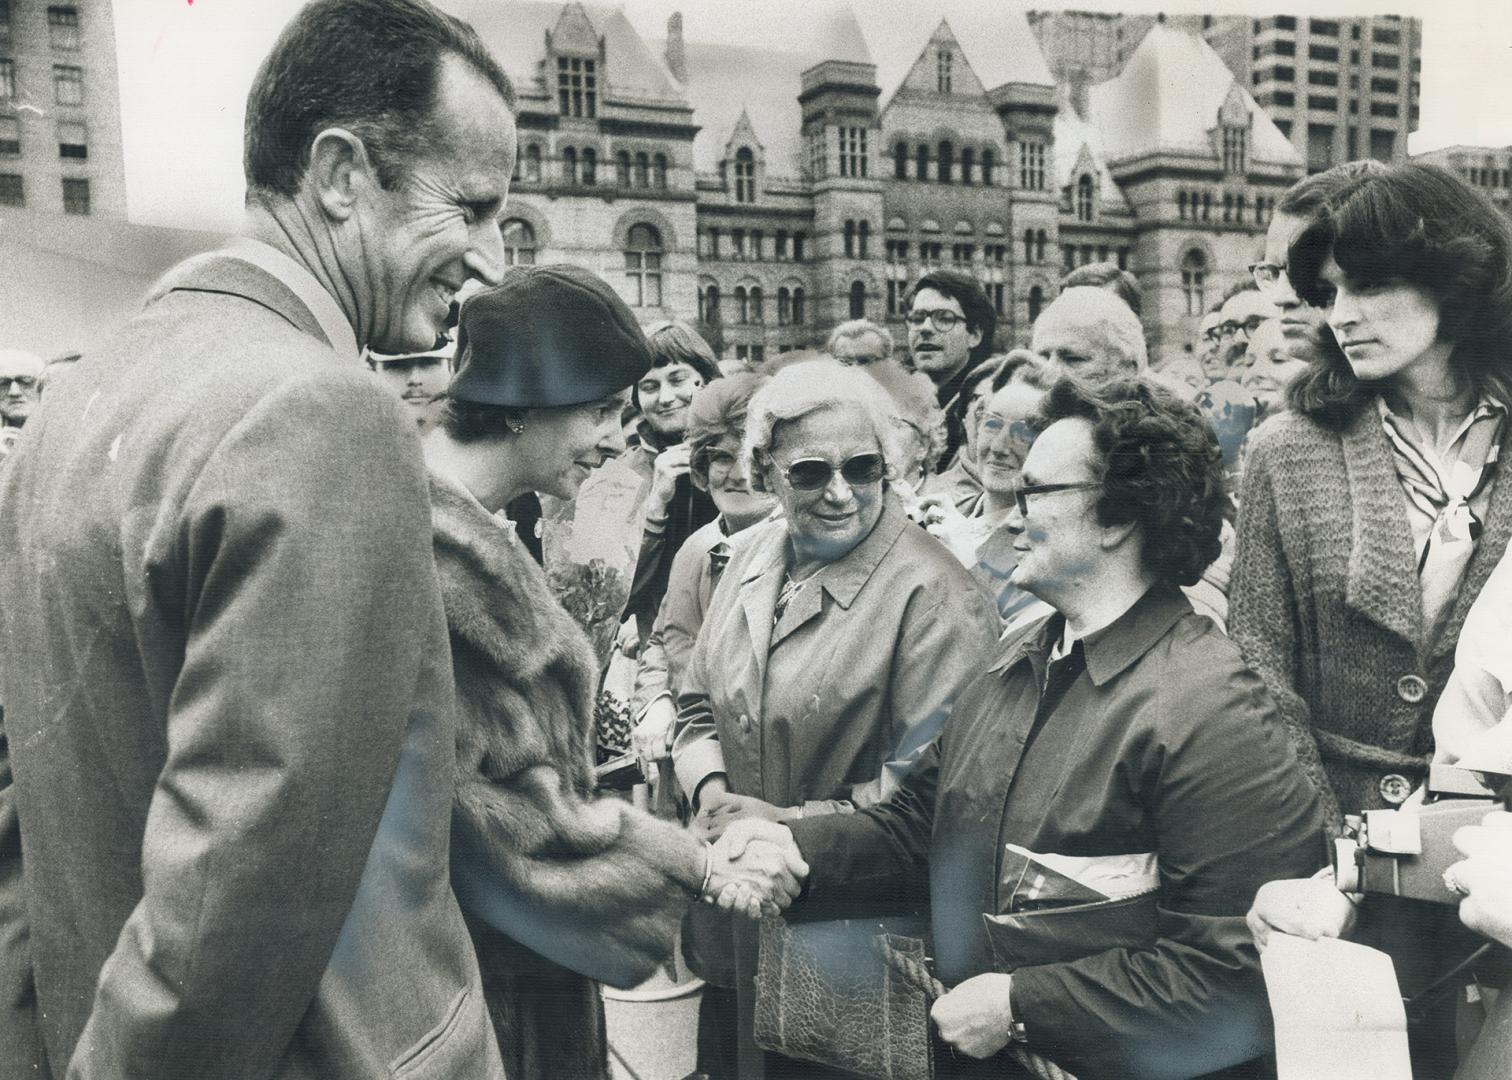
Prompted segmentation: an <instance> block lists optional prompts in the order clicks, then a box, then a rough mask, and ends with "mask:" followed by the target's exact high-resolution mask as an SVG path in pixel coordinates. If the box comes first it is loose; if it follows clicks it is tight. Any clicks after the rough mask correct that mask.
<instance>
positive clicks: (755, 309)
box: [751, 285, 766, 323]
mask: <svg viewBox="0 0 1512 1080" xmlns="http://www.w3.org/2000/svg"><path fill="white" fill-rule="evenodd" d="M764 302H765V297H763V296H762V295H761V286H760V285H753V286H751V321H752V322H758V323H759V322H766V308H765V306H764Z"/></svg>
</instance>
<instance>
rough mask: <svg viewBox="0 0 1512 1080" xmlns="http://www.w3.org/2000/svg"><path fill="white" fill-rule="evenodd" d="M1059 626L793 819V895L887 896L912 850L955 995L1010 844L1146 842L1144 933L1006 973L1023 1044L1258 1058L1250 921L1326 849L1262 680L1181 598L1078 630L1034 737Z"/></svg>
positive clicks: (994, 901) (1196, 1064) (1266, 1025)
mask: <svg viewBox="0 0 1512 1080" xmlns="http://www.w3.org/2000/svg"><path fill="white" fill-rule="evenodd" d="M1062 626H1063V620H1062V618H1061V617H1060V616H1059V615H1055V616H1051V617H1050V618H1049V619H1048V620H1045V621H1043V622H1040V623H1037V624H1034V625H1032V626H1030V627H1028V628H1026V629H1025V630H1024V631H1022V632H1020V633H1019V634H1017V635H1015V636H1014V637H1013V638H1011V639H1010V640H1009V641H1008V642H1007V643H1006V645H1005V647H1004V651H1003V652H1002V653H1001V654H1000V657H999V659H998V661H997V663H995V664H994V665H993V666H992V668H991V669H990V670H989V671H987V672H986V673H985V674H983V675H981V676H980V677H979V678H977V679H976V680H975V681H974V682H973V683H972V684H971V685H970V686H969V687H968V688H967V689H966V690H965V691H964V692H963V693H962V696H961V699H960V701H959V702H958V704H957V705H956V709H955V712H954V713H953V714H952V716H951V717H950V719H949V720H948V721H947V722H946V725H945V728H944V730H943V732H942V733H941V736H940V738H939V740H938V741H937V742H936V743H935V744H934V745H933V746H932V747H931V748H930V749H929V750H928V751H926V754H925V756H924V758H922V759H921V761H920V763H919V765H918V767H916V768H915V770H914V772H913V773H912V774H911V775H910V776H909V778H908V779H907V780H906V781H905V782H904V785H903V788H902V790H901V791H900V792H899V793H898V795H896V796H895V797H894V798H893V800H892V801H891V802H889V803H886V804H883V805H880V806H875V807H870V808H868V809H865V810H862V811H859V812H857V813H855V814H852V815H847V816H837V817H830V818H824V819H818V820H812V821H810V820H798V821H794V822H792V823H791V825H790V827H791V828H792V831H793V833H794V835H795V836H796V837H797V839H798V844H799V847H800V848H801V849H802V851H803V855H804V858H805V859H806V860H807V861H808V864H809V866H810V868H811V869H810V876H809V880H808V895H809V897H810V898H812V900H813V901H814V902H816V903H825V904H826V905H828V904H829V903H834V902H836V901H835V898H836V896H837V895H838V896H843V897H849V898H852V900H853V901H854V898H857V897H859V896H863V895H866V894H869V893H870V894H873V895H877V896H883V895H890V894H891V893H893V892H895V891H896V889H897V887H898V883H900V882H902V881H904V880H906V879H907V878H908V877H909V876H910V875H909V874H908V871H909V870H910V869H911V868H913V867H917V866H919V865H920V864H922V863H924V862H926V861H927V863H928V867H929V884H930V894H931V905H932V910H931V922H932V927H933V938H934V940H933V947H934V950H935V953H934V955H935V957H936V962H937V971H938V974H939V977H940V978H941V979H942V980H943V981H944V982H945V984H946V985H947V986H953V985H955V984H957V983H960V982H962V981H963V980H965V979H968V978H970V977H972V976H974V975H978V974H981V973H983V972H986V971H990V970H994V963H993V957H992V951H991V948H990V944H989V939H988V936H987V931H986V926H985V923H984V919H983V915H984V913H1000V912H1003V911H1004V910H1005V909H1006V905H1007V901H1008V899H1009V895H1008V894H1009V893H1011V892H1012V890H1013V887H1014V885H1015V880H1013V879H1012V876H1011V875H1010V880H1009V881H1008V882H1007V883H1006V887H1005V885H1004V884H1003V883H1000V874H1001V871H1002V865H1003V857H1004V845H1005V844H1009V843H1012V844H1017V845H1020V846H1022V847H1024V848H1027V849H1029V850H1030V851H1032V852H1036V853H1044V854H1058V855H1069V856H1109V855H1125V854H1138V853H1154V854H1155V856H1156V858H1157V860H1158V866H1159V891H1158V901H1157V913H1158V914H1157V927H1158V930H1157V932H1156V935H1155V936H1154V938H1153V940H1151V941H1149V942H1148V943H1147V944H1146V945H1144V946H1141V947H1132V948H1131V947H1115V948H1107V949H1102V950H1099V951H1090V955H1082V956H1080V958H1077V959H1071V960H1068V961H1067V962H1046V963H1040V964H1037V965H1034V966H1023V967H1019V968H1017V970H1015V971H1014V973H1013V974H1014V981H1013V989H1012V1002H1013V1013H1014V1016H1015V1017H1016V1018H1017V1019H1018V1020H1021V1021H1023V1022H1024V1024H1025V1026H1026V1030H1027V1034H1028V1040H1029V1046H1030V1048H1031V1049H1033V1050H1035V1051H1036V1052H1038V1053H1042V1054H1045V1055H1047V1056H1049V1057H1051V1058H1053V1059H1054V1060H1056V1061H1057V1062H1058V1063H1060V1064H1061V1065H1062V1066H1063V1067H1065V1068H1067V1069H1069V1070H1070V1071H1071V1072H1072V1073H1073V1074H1074V1075H1076V1076H1077V1077H1078V1078H1080V1080H1095V1078H1097V1077H1110V1076H1116V1077H1120V1078H1132V1077H1192V1076H1199V1075H1202V1074H1205V1073H1210V1072H1213V1071H1216V1070H1219V1069H1223V1068H1227V1067H1229V1066H1232V1065H1235V1064H1237V1063H1240V1062H1243V1061H1246V1060H1248V1059H1250V1058H1253V1057H1255V1056H1257V1055H1259V1054H1262V1053H1264V1052H1265V1051H1266V1050H1267V1049H1268V1047H1269V1045H1270V1040H1271V1035H1270V1028H1271V1023H1270V1013H1269V1009H1268V1007H1267V1004H1266V998H1265V988H1264V984H1263V980H1262V978H1261V975H1260V970H1259V958H1258V956H1257V955H1256V953H1255V950H1254V947H1253V945H1252V944H1251V941H1250V935H1249V932H1248V930H1247V929H1246V928H1245V925H1244V913H1245V912H1246V911H1247V910H1248V908H1249V905H1250V902H1251V900H1252V899H1253V898H1254V895H1255V892H1256V890H1257V889H1259V887H1260V886H1261V884H1263V883H1264V882H1266V881H1270V880H1272V879H1274V878H1290V877H1303V876H1306V875H1308V874H1310V873H1312V872H1313V871H1314V870H1316V869H1317V868H1318V867H1319V866H1320V865H1322V864H1323V862H1324V861H1325V859H1326V851H1325V848H1324V845H1323V839H1322V829H1321V815H1320V810H1319V805H1318V798H1317V795H1316V793H1315V792H1314V790H1313V789H1312V787H1311V785H1310V784H1309V783H1308V782H1307V778H1306V777H1305V776H1304V775H1303V773H1302V771H1301V770H1300V769H1299V768H1298V766H1297V761H1296V757H1295V754H1294V752H1293V751H1292V748H1291V745H1290V743H1289V742H1288V740H1287V737H1286V733H1285V731H1284V730H1283V728H1282V726H1281V723H1280V720H1279V719H1278V717H1277V716H1276V712H1275V708H1274V706H1273V705H1272V703H1271V700H1270V697H1269V695H1268V694H1267V693H1266V691H1265V688H1264V685H1263V684H1262V683H1261V682H1260V680H1259V678H1258V677H1257V676H1255V675H1254V674H1253V673H1252V672H1251V671H1250V670H1249V669H1248V668H1247V667H1245V665H1244V662H1243V660H1242V659H1240V656H1239V653H1238V650H1237V649H1236V648H1235V647H1234V646H1233V645H1232V644H1231V643H1230V642H1229V641H1228V639H1227V638H1225V637H1223V636H1222V635H1221V634H1220V633H1219V632H1218V631H1217V630H1216V629H1215V628H1214V627H1213V625H1212V623H1211V622H1209V621H1208V620H1207V619H1206V618H1204V617H1202V616H1199V615H1196V614H1195V613H1194V612H1193V611H1192V609H1191V605H1190V604H1189V603H1188V602H1187V600H1186V599H1185V598H1184V597H1183V596H1182V595H1181V594H1180V593H1179V592H1176V591H1174V590H1172V591H1167V590H1152V591H1151V592H1149V593H1146V594H1145V596H1144V597H1142V598H1141V599H1140V600H1139V601H1138V602H1137V603H1135V605H1134V606H1133V607H1132V608H1131V609H1130V610H1129V611H1128V612H1126V613H1125V614H1124V615H1123V616H1121V617H1120V618H1119V619H1118V620H1117V621H1116V622H1114V623H1113V624H1112V625H1111V626H1109V627H1107V628H1105V629H1103V630H1101V631H1099V632H1097V633H1095V634H1093V635H1090V636H1089V637H1088V638H1087V640H1086V642H1085V650H1086V659H1087V667H1086V670H1084V671H1083V672H1082V673H1081V674H1080V675H1079V676H1078V677H1077V678H1076V679H1075V681H1074V682H1072V683H1071V684H1070V687H1069V689H1068V690H1067V691H1066V693H1065V696H1064V698H1062V699H1061V702H1060V704H1059V706H1058V707H1056V708H1055V709H1054V710H1053V711H1052V712H1050V713H1049V714H1048V716H1047V717H1046V718H1044V720H1043V722H1042V724H1041V726H1040V728H1039V730H1038V731H1037V732H1034V735H1033V738H1032V739H1031V738H1030V734H1031V728H1032V726H1033V724H1034V720H1035V714H1036V710H1037V707H1038V705H1039V699H1040V686H1041V685H1042V682H1043V679H1044V673H1045V670H1046V665H1047V657H1048V655H1049V653H1050V649H1051V646H1052V644H1053V643H1054V642H1055V641H1056V640H1057V639H1058V638H1059V636H1060V634H1061V632H1062ZM1026 744H1027V745H1026ZM827 897H828V898H829V899H828V900H826V898H827ZM800 908H801V905H800ZM1098 931H1099V925H1098V924H1097V923H1095V922H1094V923H1091V924H1089V926H1088V934H1089V936H1095V935H1097V934H1098ZM1078 945H1079V946H1082V947H1083V951H1086V950H1090V949H1091V946H1087V945H1085V942H1079V943H1078Z"/></svg>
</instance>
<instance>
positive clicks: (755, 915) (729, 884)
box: [702, 818, 809, 919]
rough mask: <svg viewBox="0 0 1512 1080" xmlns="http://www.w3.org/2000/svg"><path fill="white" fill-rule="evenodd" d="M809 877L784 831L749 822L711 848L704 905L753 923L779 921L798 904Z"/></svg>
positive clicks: (767, 823)
mask: <svg viewBox="0 0 1512 1080" xmlns="http://www.w3.org/2000/svg"><path fill="white" fill-rule="evenodd" d="M808 871H809V868H808V863H806V862H804V861H803V855H802V854H801V853H800V852H799V850H798V844H797V843H796V842H795V841H794V840H793V834H792V833H791V832H789V831H788V829H787V827H786V826H784V825H779V824H777V823H776V822H773V821H767V820H764V819H762V818H745V819H742V820H740V821H736V822H734V823H733V824H731V825H730V826H729V827H728V828H726V829H725V830H724V831H723V834H722V835H721V836H720V837H719V839H718V840H717V841H716V842H715V843H714V844H713V846H712V847H710V849H709V872H708V884H707V886H706V887H705V888H704V892H703V897H702V899H703V900H704V901H705V902H707V903H711V904H717V905H718V906H719V907H720V908H721V909H722V910H725V911H738V912H740V913H741V914H743V915H745V916H746V917H748V918H751V919H759V918H761V917H762V916H763V915H777V914H780V913H781V912H782V911H784V910H786V909H787V907H788V905H789V904H791V903H792V902H793V901H794V900H796V899H797V898H798V893H799V891H800V890H801V889H802V888H803V881H804V879H805V878H806V877H808Z"/></svg>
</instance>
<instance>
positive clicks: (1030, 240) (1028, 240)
mask: <svg viewBox="0 0 1512 1080" xmlns="http://www.w3.org/2000/svg"><path fill="white" fill-rule="evenodd" d="M1024 261H1025V262H1026V263H1032V262H1033V261H1034V230H1033V229H1025V230H1024Z"/></svg>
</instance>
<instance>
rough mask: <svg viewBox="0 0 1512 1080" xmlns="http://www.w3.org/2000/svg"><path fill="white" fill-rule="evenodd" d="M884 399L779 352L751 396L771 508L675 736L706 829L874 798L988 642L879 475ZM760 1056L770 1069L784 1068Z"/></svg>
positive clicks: (719, 1026)
mask: <svg viewBox="0 0 1512 1080" xmlns="http://www.w3.org/2000/svg"><path fill="white" fill-rule="evenodd" d="M892 410H893V407H892V404H891V402H890V401H889V400H888V398H887V394H886V392H885V391H883V390H882V388H881V387H880V386H878V385H877V383H876V382H875V381H874V380H873V379H872V378H871V377H870V376H869V375H867V374H865V373H864V372H862V371H859V370H857V369H855V368H848V367H844V366H842V365H840V364H838V363H836V362H834V361H829V360H816V361H809V362H803V363H798V364H794V365H792V366H791V367H787V368H784V369H782V370H781V371H779V372H778V373H777V374H776V375H775V376H773V378H772V381H771V382H769V383H768V384H767V385H766V386H765V387H763V388H762V389H761V390H760V391H758V392H757V393H756V395H755V397H753V398H752V399H751V403H750V407H749V412H748V416H747V420H746V432H745V456H746V462H747V464H748V467H749V472H750V477H751V482H752V484H753V486H755V487H757V488H759V489H762V490H766V491H770V492H771V493H772V494H773V495H775V496H776V499H777V502H778V504H779V505H780V507H781V509H782V517H781V519H780V520H773V521H769V522H764V523H762V524H760V525H757V526H755V527H754V528H752V529H750V530H749V531H748V532H747V533H746V534H744V535H743V536H742V537H741V538H740V540H739V541H738V542H737V543H736V544H735V545H734V551H733V553H732V554H731V557H730V561H729V564H728V565H727V566H726V567H725V570H724V572H723V575H722V576H721V578H720V582H719V586H718V588H716V589H715V591H714V595H713V598H712V599H711V601H710V604H709V610H708V613H707V614H706V616H705V617H704V622H703V627H702V629H701V630H700V631H699V635H698V640H697V642H696V644H695V645H694V648H693V655H692V658H691V660H690V661H689V664H688V670H687V673H686V675H685V676H684V679H683V685H682V689H681V693H680V695H679V698H678V713H679V717H678V719H679V732H678V735H677V738H676V742H675V744H674V747H673V751H672V760H673V763H674V765H675V767H676V770H677V777H678V780H679V782H680V784H681V786H682V789H683V791H684V792H686V793H687V794H688V795H689V797H690V798H691V799H692V802H693V806H694V807H695V809H696V811H697V816H696V818H695V824H696V827H698V828H699V829H700V830H701V831H702V832H703V833H704V834H705V835H706V836H709V837H710V838H713V837H716V836H718V835H720V834H721V833H722V832H723V831H724V829H725V828H726V827H727V826H728V825H729V824H730V823H732V822H734V821H736V820H739V819H741V818H743V817H760V818H766V819H769V820H774V821H783V820H788V819H790V818H796V817H800V816H805V815H813V814H832V813H845V812H847V811H849V810H851V809H853V808H855V807H857V806H869V805H871V804H873V803H876V802H879V801H881V800H883V799H885V798H886V797H887V796H888V795H889V794H890V793H891V791H892V790H893V789H894V788H895V786H896V784H897V781H898V779H899V777H900V776H901V775H902V773H903V772H904V771H906V770H907V768H908V767H909V765H910V764H911V762H912V760H913V759H914V757H915V756H916V755H917V754H918V752H919V751H921V750H922V749H923V747H924V745H925V744H926V743H927V742H928V741H929V739H930V738H932V737H933V735H934V733H935V732H936V731H938V730H939V727H940V725H941V723H942V722H943V719H944V717H945V715H946V713H947V712H948V711H949V709H950V706H951V704H952V703H953V702H954V700H955V697H956V694H957V692H958V691H959V690H960V689H961V688H962V687H963V686H964V685H965V684H966V683H967V682H968V681H969V680H970V679H971V677H972V676H973V675H975V674H977V673H978V672H980V670H981V668H982V665H983V664H984V663H985V661H986V659H987V657H988V655H989V654H990V652H991V650H992V648H993V645H994V643H995V642H996V640H997V634H998V620H997V616H996V613H995V611H994V610H993V607H992V604H991V602H990V601H989V600H988V598H987V597H986V595H985V594H984V593H983V591H982V590H981V589H980V588H979V586H977V584H976V583H975V582H974V581H973V580H972V579H971V577H970V575H969V574H967V572H966V570H965V569H964V568H963V567H962V566H960V564H958V563H957V562H956V561H955V560H954V559H952V558H951V556H950V554H949V552H947V551H946V550H945V549H944V548H943V547H942V546H941V545H940V544H939V543H938V542H937V541H935V540H934V539H932V538H931V537H930V536H929V535H928V534H927V533H925V532H924V531H923V530H922V529H920V528H919V527H918V526H916V525H914V524H913V523H912V522H911V521H909V520H908V517H907V515H906V514H905V513H904V511H903V508H902V506H901V505H900V504H899V500H898V498H897V496H896V494H895V493H894V492H892V491H891V490H890V487H889V479H890V477H891V476H892V475H893V474H894V473H895V472H896V470H897V468H898V467H899V461H900V456H901V455H900V441H901V440H900V433H899V431H898V428H897V426H896V425H895V424H894V423H893V422H892V418H891V413H892ZM720 932H722V933H723V935H724V938H723V940H724V941H725V942H727V943H731V944H730V945H728V946H727V947H728V948H731V949H732V951H733V952H734V956H735V959H736V961H737V965H738V969H737V972H736V974H737V976H738V978H739V979H742V980H745V979H749V978H750V976H751V974H752V973H753V970H754V957H755V950H754V940H753V939H751V938H750V936H749V932H748V931H747V930H744V929H743V930H742V933H743V934H745V935H746V936H745V937H744V938H743V939H742V942H741V943H740V948H739V949H735V948H734V944H733V942H732V939H731V936H730V935H731V933H732V931H731V930H730V929H729V924H728V921H725V922H724V923H723V926H722V929H721V931H720ZM712 945H713V943H712V942H709V941H702V942H699V943H698V948H699V950H700V951H705V950H706V949H708V948H710V947H711V946H712ZM742 960H743V961H744V962H743V963H742V962H741V961H742ZM706 994H708V995H709V996H708V997H707V998H706V1001H705V1006H704V1009H703V1014H702V1017H701V1024H700V1027H701V1033H700V1045H701V1048H702V1051H701V1054H700V1063H699V1065H700V1068H701V1069H702V1070H703V1071H705V1072H707V1073H709V1074H710V1075H711V1076H714V1077H722V1076H729V1075H733V1069H734V1063H733V1054H734V1051H733V1046H734V1043H733V1039H734V1032H735V1013H734V1000H733V999H734V992H733V991H714V990H712V989H711V990H709V991H706ZM721 1002H722V1003H723V1009H722V1010H721V1008H720V1003H721ZM721 1035H725V1036H727V1038H726V1039H725V1040H724V1043H723V1045H724V1050H725V1053H724V1054H720V1053H719V1052H718V1050H717V1047H718V1046H719V1044H720V1042H721V1038H720V1037H721ZM746 1050H747V1052H750V1050H751V1048H750V1047H747V1048H746ZM772 1057H773V1056H772V1055H768V1064H769V1065H770V1066H772V1068H773V1069H774V1070H776V1071H769V1072H768V1073H767V1075H768V1076H775V1075H781V1072H780V1070H781V1065H780V1064H778V1063H774V1062H772V1060H771V1058H772ZM802 1068H803V1069H814V1068H816V1067H815V1066H811V1065H805V1066H802ZM793 1075H803V1076H809V1075H820V1073H817V1072H815V1073H810V1072H796V1073H794V1074H793Z"/></svg>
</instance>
